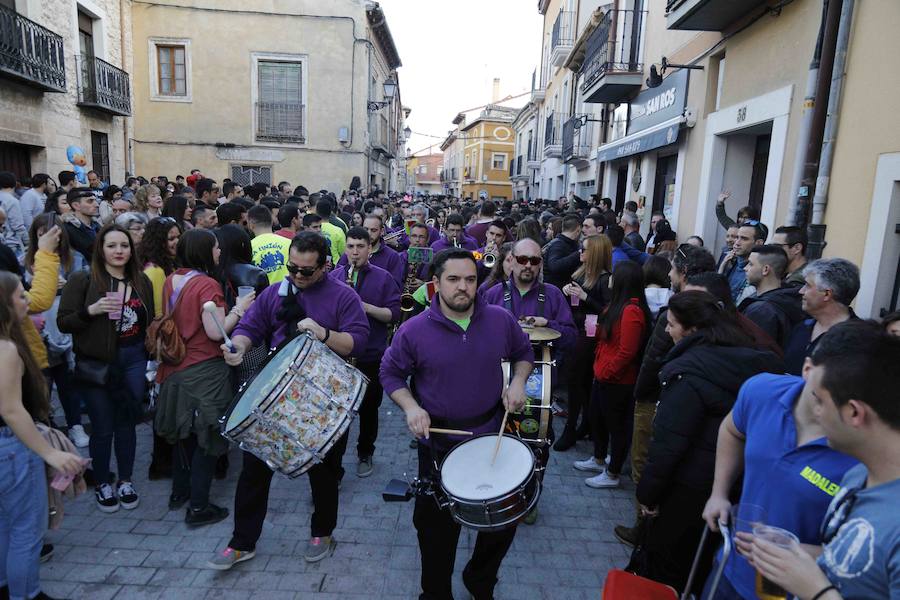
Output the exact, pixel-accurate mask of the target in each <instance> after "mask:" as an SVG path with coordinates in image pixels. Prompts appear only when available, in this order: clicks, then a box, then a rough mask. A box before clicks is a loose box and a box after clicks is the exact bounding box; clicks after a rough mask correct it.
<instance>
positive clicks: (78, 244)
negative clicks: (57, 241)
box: [66, 221, 97, 264]
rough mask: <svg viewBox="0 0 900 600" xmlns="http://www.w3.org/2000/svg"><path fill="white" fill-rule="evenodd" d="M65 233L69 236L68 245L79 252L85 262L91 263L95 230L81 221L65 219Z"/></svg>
mask: <svg viewBox="0 0 900 600" xmlns="http://www.w3.org/2000/svg"><path fill="white" fill-rule="evenodd" d="M66 234H67V235H68V236H69V245H70V246H71V247H72V248H74V249H75V250H77V251H78V252H80V253H81V255H82V256H83V257H84V260H85V262H86V263H87V264H91V257H92V256H93V254H94V240H95V239H96V238H97V230H96V229H94V228H93V227H87V226H86V225H83V224H82V223H81V222H76V221H66Z"/></svg>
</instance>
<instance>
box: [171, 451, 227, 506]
mask: <svg viewBox="0 0 900 600" xmlns="http://www.w3.org/2000/svg"><path fill="white" fill-rule="evenodd" d="M218 459H219V457H217V456H208V455H207V454H205V453H204V452H203V449H202V448H198V447H197V436H195V435H194V434H193V433H192V434H191V435H190V436H188V437H187V438H185V439H183V440H178V443H177V444H175V447H174V450H173V455H172V465H173V469H172V493H173V494H178V495H185V496H187V495H189V496H190V498H191V508H196V509H198V510H199V509H201V508H206V505H207V504H209V488H210V486H211V485H212V479H213V472H214V471H215V468H216V462H217V461H218Z"/></svg>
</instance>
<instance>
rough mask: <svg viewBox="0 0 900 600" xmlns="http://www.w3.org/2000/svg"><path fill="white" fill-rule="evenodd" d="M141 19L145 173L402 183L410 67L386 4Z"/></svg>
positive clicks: (189, 6)
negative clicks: (401, 71) (404, 80)
mask: <svg viewBox="0 0 900 600" xmlns="http://www.w3.org/2000/svg"><path fill="white" fill-rule="evenodd" d="M326 8H327V10H325V9H326ZM132 10H133V29H134V36H133V37H134V40H135V53H134V62H135V80H134V97H135V109H136V112H137V113H138V114H139V115H140V118H139V119H137V120H136V122H135V131H134V139H133V141H132V152H133V154H134V162H135V168H136V171H137V172H139V173H141V174H144V175H147V176H149V175H153V174H168V175H170V176H174V175H175V174H178V173H184V172H185V171H187V170H189V169H191V168H198V169H201V170H202V171H203V173H204V174H206V175H207V176H209V177H212V178H213V179H218V180H221V179H222V178H225V177H229V178H231V179H233V180H235V181H237V182H240V183H242V184H245V185H246V184H249V183H255V182H258V181H261V182H264V183H277V182H279V181H282V180H286V181H289V182H291V183H292V184H294V185H298V184H302V185H304V186H306V187H307V188H308V189H311V190H312V189H320V188H325V189H329V190H333V191H339V190H342V189H347V188H348V187H349V185H350V181H351V179H352V178H353V177H354V176H358V177H359V178H360V179H361V181H362V182H363V185H364V186H368V187H378V188H380V189H383V190H387V189H389V188H391V187H393V186H396V185H397V179H398V173H399V171H400V167H399V166H398V160H399V158H400V157H402V141H401V136H402V133H401V132H402V130H403V120H404V111H403V107H402V104H401V99H400V91H399V89H400V88H399V79H398V74H397V71H396V69H397V68H398V67H399V66H400V57H399V55H398V53H397V49H396V46H395V45H394V41H393V38H392V36H391V33H390V30H389V28H388V25H387V21H386V19H385V16H384V13H383V12H382V11H381V9H380V8H379V7H378V4H377V3H374V2H362V1H359V0H335V1H333V2H329V3H328V5H327V7H325V6H324V5H323V4H322V3H321V2H317V1H315V0H292V1H288V0H274V1H269V2H262V1H260V0H252V1H251V2H249V3H248V2H240V1H238V0H222V1H219V2H215V3H209V2H204V1H202V0H188V1H182V0H161V1H159V2H154V3H152V4H151V3H146V4H145V3H134V4H133V8H132ZM200 22H202V23H203V27H202V32H203V34H202V35H199V33H200V32H201V29H199V28H198V27H197V25H196V24H197V23H200ZM273 32H275V34H273ZM391 84H393V85H391Z"/></svg>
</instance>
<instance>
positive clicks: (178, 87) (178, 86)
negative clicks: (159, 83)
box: [175, 79, 187, 96]
mask: <svg viewBox="0 0 900 600" xmlns="http://www.w3.org/2000/svg"><path fill="white" fill-rule="evenodd" d="M175 93H176V94H178V95H179V96H184V95H185V94H187V91H186V90H185V84H184V80H183V79H178V80H176V81H175Z"/></svg>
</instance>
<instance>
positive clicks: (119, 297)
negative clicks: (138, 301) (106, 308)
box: [106, 292, 125, 321]
mask: <svg viewBox="0 0 900 600" xmlns="http://www.w3.org/2000/svg"><path fill="white" fill-rule="evenodd" d="M106 298H107V299H108V300H115V301H116V303H117V304H118V308H117V309H115V310H113V311H110V312H109V313H108V314H109V319H110V320H111V321H118V320H119V319H121V318H122V302H124V301H125V292H106Z"/></svg>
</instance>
